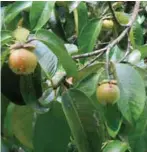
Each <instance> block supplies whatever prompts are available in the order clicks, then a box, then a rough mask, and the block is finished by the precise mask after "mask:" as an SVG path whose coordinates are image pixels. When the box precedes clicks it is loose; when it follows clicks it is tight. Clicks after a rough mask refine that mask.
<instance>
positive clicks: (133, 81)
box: [116, 64, 146, 123]
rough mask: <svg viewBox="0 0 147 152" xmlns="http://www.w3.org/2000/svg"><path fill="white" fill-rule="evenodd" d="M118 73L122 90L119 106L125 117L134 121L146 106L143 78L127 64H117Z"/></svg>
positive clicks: (131, 121)
mask: <svg viewBox="0 0 147 152" xmlns="http://www.w3.org/2000/svg"><path fill="white" fill-rule="evenodd" d="M126 70H127V71H128V72H126ZM116 73H117V76H118V82H119V87H120V92H121V94H120V96H121V97H120V100H119V101H118V107H119V109H120V111H121V113H122V114H123V116H124V117H125V119H127V120H128V121H129V122H130V123H134V122H136V121H137V120H138V119H139V117H140V115H141V113H142V112H143V109H144V106H145V98H146V94H145V89H144V87H145V86H144V83H143V80H142V78H141V76H140V75H139V73H138V72H137V71H135V70H134V68H132V67H131V66H128V65H125V64H116ZM138 86H139V87H138Z"/></svg>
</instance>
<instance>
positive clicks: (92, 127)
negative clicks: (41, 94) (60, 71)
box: [62, 89, 102, 152]
mask: <svg viewBox="0 0 147 152" xmlns="http://www.w3.org/2000/svg"><path fill="white" fill-rule="evenodd" d="M65 94H66V96H63V99H62V100H63V104H64V106H65V104H66V108H67V109H66V110H67V111H68V112H69V113H70V112H71V107H73V108H74V109H75V112H76V114H75V116H74V117H71V115H69V113H66V116H67V118H68V122H69V124H70V123H71V121H72V123H74V125H71V129H73V130H72V133H73V136H74V135H75V131H76V130H74V129H75V127H77V126H76V125H77V123H76V121H74V120H75V119H74V118H75V117H76V115H77V116H78V118H79V119H80V123H81V125H82V127H83V129H84V132H85V134H86V136H87V139H88V143H89V145H87V146H88V147H89V148H90V149H89V148H88V147H87V150H85V151H88V152H89V151H92V152H97V151H100V149H101V144H102V139H101V138H100V136H101V132H98V124H97V121H96V119H95V117H94V115H95V108H94V106H93V104H92V101H91V100H90V99H89V98H88V97H87V96H86V95H85V94H84V93H83V92H81V91H79V90H75V89H71V90H69V91H68V92H67V93H65ZM65 94H64V95H65ZM65 101H66V103H64V102H65ZM79 131H80V130H79ZM76 133H77V131H76ZM83 135H84V134H83ZM78 136H80V137H77V136H74V138H75V143H76V145H77V147H78V150H79V151H80V146H81V144H80V143H81V142H80V138H82V137H81V135H80V134H78ZM76 137H77V138H76ZM85 144H86V141H85V143H84V144H83V145H85ZM84 147H85V146H84ZM80 152H84V149H81V151H80Z"/></svg>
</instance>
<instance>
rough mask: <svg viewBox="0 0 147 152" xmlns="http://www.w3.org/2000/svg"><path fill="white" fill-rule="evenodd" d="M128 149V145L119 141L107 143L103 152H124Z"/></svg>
mask: <svg viewBox="0 0 147 152" xmlns="http://www.w3.org/2000/svg"><path fill="white" fill-rule="evenodd" d="M128 148H129V146H128V144H127V143H125V142H121V141H119V140H113V141H110V142H108V143H107V145H106V146H105V147H104V149H103V152H126V150H127V149H128Z"/></svg>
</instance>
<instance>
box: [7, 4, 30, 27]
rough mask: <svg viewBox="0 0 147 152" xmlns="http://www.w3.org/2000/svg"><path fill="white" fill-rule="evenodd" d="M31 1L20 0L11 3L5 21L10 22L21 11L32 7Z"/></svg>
mask: <svg viewBox="0 0 147 152" xmlns="http://www.w3.org/2000/svg"><path fill="white" fill-rule="evenodd" d="M31 4H32V2H31V1H24V2H22V1H18V2H15V3H13V4H12V5H11V7H10V8H9V9H8V10H7V11H6V16H5V22H6V24H8V23H10V22H11V21H12V20H13V19H14V18H15V17H16V16H17V15H18V14H19V13H20V12H22V11H23V10H26V9H28V8H30V7H31Z"/></svg>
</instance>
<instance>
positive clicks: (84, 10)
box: [77, 2, 88, 34]
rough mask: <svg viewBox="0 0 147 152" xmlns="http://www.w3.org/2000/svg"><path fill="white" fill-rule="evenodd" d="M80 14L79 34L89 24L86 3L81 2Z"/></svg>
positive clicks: (78, 10) (78, 8)
mask: <svg viewBox="0 0 147 152" xmlns="http://www.w3.org/2000/svg"><path fill="white" fill-rule="evenodd" d="M77 13H78V33H79V34H80V33H81V32H82V29H83V28H84V26H85V25H86V24H87V22H88V13H87V6H86V4H85V3H84V2H81V3H80V4H79V6H78V7H77Z"/></svg>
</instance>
